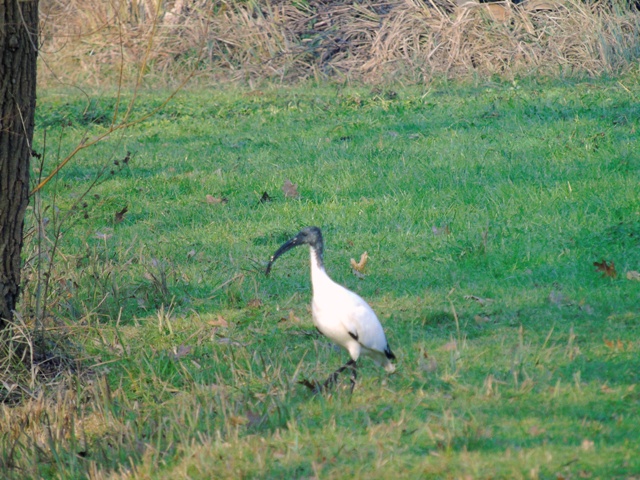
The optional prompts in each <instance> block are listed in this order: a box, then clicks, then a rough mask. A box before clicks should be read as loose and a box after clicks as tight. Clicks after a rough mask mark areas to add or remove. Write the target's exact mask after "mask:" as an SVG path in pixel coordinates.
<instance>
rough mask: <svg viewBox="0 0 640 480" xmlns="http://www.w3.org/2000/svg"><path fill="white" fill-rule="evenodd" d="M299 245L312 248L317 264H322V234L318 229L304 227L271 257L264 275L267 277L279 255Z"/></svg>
mask: <svg viewBox="0 0 640 480" xmlns="http://www.w3.org/2000/svg"><path fill="white" fill-rule="evenodd" d="M299 245H309V246H310V247H311V248H313V250H314V251H315V252H316V255H317V256H318V259H319V263H322V249H323V243H322V232H321V231H320V229H319V228H318V227H306V228H303V229H302V230H300V231H299V232H298V233H297V234H296V235H295V236H294V237H293V238H291V239H290V240H287V241H286V242H285V243H283V244H282V246H281V247H280V248H279V249H278V250H277V251H276V253H274V254H273V255H272V256H271V260H269V264H268V265H267V270H266V272H265V274H266V275H269V272H270V271H271V265H273V262H275V261H276V260H277V258H278V257H279V256H280V255H282V254H283V253H285V252H287V251H289V250H291V249H292V248H293V247H297V246H299Z"/></svg>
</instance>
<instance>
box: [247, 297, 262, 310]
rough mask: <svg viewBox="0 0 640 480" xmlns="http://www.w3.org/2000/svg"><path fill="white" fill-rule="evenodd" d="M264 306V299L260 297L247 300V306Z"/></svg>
mask: <svg viewBox="0 0 640 480" xmlns="http://www.w3.org/2000/svg"><path fill="white" fill-rule="evenodd" d="M261 306H262V300H260V299H259V298H252V299H251V300H249V301H248V302H247V307H249V308H260V307H261Z"/></svg>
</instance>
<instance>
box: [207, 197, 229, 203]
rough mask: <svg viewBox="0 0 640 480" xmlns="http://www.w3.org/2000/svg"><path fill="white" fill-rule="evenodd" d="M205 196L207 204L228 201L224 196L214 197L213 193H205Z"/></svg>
mask: <svg viewBox="0 0 640 480" xmlns="http://www.w3.org/2000/svg"><path fill="white" fill-rule="evenodd" d="M205 198H206V199H207V203H208V204H209V205H215V204H218V203H222V204H225V203H228V202H229V199H227V198H226V197H214V196H213V195H207V196H206V197H205Z"/></svg>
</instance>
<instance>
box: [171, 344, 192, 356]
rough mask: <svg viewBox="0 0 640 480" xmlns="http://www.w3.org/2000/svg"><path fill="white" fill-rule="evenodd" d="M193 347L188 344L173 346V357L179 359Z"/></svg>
mask: <svg viewBox="0 0 640 480" xmlns="http://www.w3.org/2000/svg"><path fill="white" fill-rule="evenodd" d="M192 349H193V348H192V347H191V346H189V345H184V344H182V345H180V346H179V347H173V358H175V359H176V360H179V359H181V358H182V357H184V356H185V355H189V354H190V353H191V350H192Z"/></svg>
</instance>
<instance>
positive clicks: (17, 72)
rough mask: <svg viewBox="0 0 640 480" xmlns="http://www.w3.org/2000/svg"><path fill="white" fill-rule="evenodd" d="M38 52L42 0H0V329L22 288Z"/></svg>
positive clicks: (9, 319)
mask: <svg viewBox="0 0 640 480" xmlns="http://www.w3.org/2000/svg"><path fill="white" fill-rule="evenodd" d="M37 54H38V0H0V330H1V329H3V328H4V327H5V326H6V323H7V321H11V320H12V319H13V311H14V309H15V307H16V303H17V301H18V295H19V291H20V271H21V267H22V261H21V252H22V237H23V235H22V234H23V226H24V214H25V211H26V209H27V204H28V203H29V160H30V157H31V152H32V149H31V142H32V140H33V125H34V113H35V106H36V57H37Z"/></svg>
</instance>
